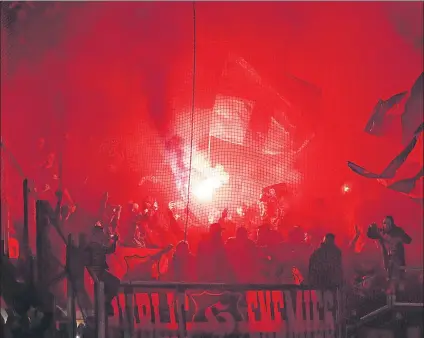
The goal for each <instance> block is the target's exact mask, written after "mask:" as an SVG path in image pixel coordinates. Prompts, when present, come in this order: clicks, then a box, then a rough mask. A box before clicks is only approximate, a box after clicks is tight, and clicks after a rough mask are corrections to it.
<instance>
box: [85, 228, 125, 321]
mask: <svg viewBox="0 0 424 338" xmlns="http://www.w3.org/2000/svg"><path fill="white" fill-rule="evenodd" d="M117 241H118V236H117V235H110V234H108V233H107V232H106V231H105V230H104V228H103V226H102V224H101V223H100V222H97V223H96V224H95V226H94V229H93V232H92V234H91V238H90V240H89V242H88V245H87V247H86V249H85V252H86V266H87V267H88V268H90V269H91V271H92V272H94V273H95V274H96V276H97V278H98V279H99V280H100V281H103V282H104V285H105V306H106V312H107V314H108V315H109V316H113V307H112V304H111V303H112V300H113V298H114V297H115V296H116V295H117V294H118V290H119V284H120V280H119V279H118V278H117V277H116V276H114V275H112V274H111V273H110V272H109V271H108V270H109V267H108V265H107V262H106V255H108V254H111V253H114V252H115V250H116V242H117Z"/></svg>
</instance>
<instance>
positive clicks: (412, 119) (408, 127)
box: [364, 73, 424, 144]
mask: <svg viewBox="0 0 424 338" xmlns="http://www.w3.org/2000/svg"><path fill="white" fill-rule="evenodd" d="M423 76H424V75H423V73H421V75H420V76H419V77H418V79H417V80H416V81H415V82H414V84H413V86H412V88H411V90H410V91H409V92H407V91H405V92H402V93H398V94H396V95H393V96H392V97H390V98H389V99H387V100H379V101H378V102H377V104H376V105H375V107H374V109H373V111H372V114H371V117H370V119H369V120H368V122H367V124H366V126H365V128H364V130H365V132H366V133H368V134H371V135H375V136H383V135H385V134H387V131H388V129H389V128H390V129H391V126H392V125H393V124H397V125H398V128H399V130H401V131H402V142H403V143H404V144H406V143H408V142H409V140H410V139H411V137H413V135H414V132H415V130H417V128H418V127H419V125H420V124H421V123H422V120H423V92H424V88H423ZM404 98H406V100H404ZM402 101H404V103H403V102H402ZM397 105H402V106H403V109H402V113H401V114H397V113H396V112H397V110H396V109H394V108H395V107H396V106H397ZM399 112H400V110H399ZM399 115H400V118H399ZM399 119H400V121H399ZM399 122H401V123H399Z"/></svg>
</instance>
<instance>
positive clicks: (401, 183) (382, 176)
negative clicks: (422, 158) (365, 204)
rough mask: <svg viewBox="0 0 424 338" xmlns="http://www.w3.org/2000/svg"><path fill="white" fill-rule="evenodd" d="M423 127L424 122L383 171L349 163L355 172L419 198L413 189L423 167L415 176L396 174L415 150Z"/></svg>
mask: <svg viewBox="0 0 424 338" xmlns="http://www.w3.org/2000/svg"><path fill="white" fill-rule="evenodd" d="M423 127H424V124H421V126H420V127H419V128H418V129H417V130H416V131H415V133H414V136H413V138H412V140H411V141H410V142H409V144H408V145H407V146H406V147H405V148H404V149H403V150H402V151H401V152H400V153H399V154H398V155H397V156H396V157H395V158H394V159H393V160H392V161H391V162H390V163H389V165H388V166H387V167H386V168H385V169H384V170H383V171H382V172H381V173H379V174H378V173H373V172H371V171H368V170H367V169H365V168H363V167H361V166H359V165H357V164H355V163H352V162H349V161H348V163H347V165H348V166H349V168H350V169H351V170H352V171H353V172H355V173H356V174H358V175H361V176H363V177H366V178H372V179H377V181H378V182H379V183H381V184H383V185H385V186H386V187H387V188H389V189H392V190H396V191H398V192H401V193H404V194H407V195H408V196H411V197H414V198H417V197H418V196H415V194H412V191H413V190H414V188H415V187H416V184H417V182H418V180H420V179H421V178H422V177H423V170H422V169H421V170H420V171H419V173H417V174H416V175H414V176H413V177H409V178H406V179H401V180H399V179H398V178H397V177H396V174H397V171H398V170H399V168H400V167H401V166H402V165H403V164H404V163H405V161H406V160H407V158H408V156H409V155H410V154H411V152H412V151H413V150H414V148H415V146H416V144H417V142H418V138H419V137H420V135H421V133H422V131H423ZM421 195H422V194H421Z"/></svg>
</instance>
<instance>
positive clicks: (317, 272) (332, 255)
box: [309, 234, 343, 289]
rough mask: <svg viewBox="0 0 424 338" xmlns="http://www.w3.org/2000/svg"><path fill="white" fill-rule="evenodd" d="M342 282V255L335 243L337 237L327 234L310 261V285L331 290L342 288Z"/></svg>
mask: <svg viewBox="0 0 424 338" xmlns="http://www.w3.org/2000/svg"><path fill="white" fill-rule="evenodd" d="M342 282H343V270H342V253H341V250H340V249H339V248H338V247H337V245H336V243H335V235H334V234H327V235H325V237H324V240H323V242H322V243H321V246H320V247H319V248H318V249H316V250H315V251H314V252H313V253H312V255H311V257H310V259H309V284H310V285H311V286H314V287H318V288H320V289H329V288H335V287H340V286H342Z"/></svg>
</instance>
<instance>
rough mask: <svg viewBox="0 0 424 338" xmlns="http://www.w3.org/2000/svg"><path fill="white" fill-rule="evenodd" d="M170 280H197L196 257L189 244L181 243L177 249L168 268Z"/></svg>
mask: <svg viewBox="0 0 424 338" xmlns="http://www.w3.org/2000/svg"><path fill="white" fill-rule="evenodd" d="M168 277H169V279H171V280H173V281H177V282H180V281H181V282H195V281H196V280H197V274H196V261H195V257H194V256H193V255H192V253H191V252H190V247H189V245H188V243H187V242H185V241H181V242H179V243H178V244H177V246H176V247H175V252H174V255H173V256H172V260H171V262H170V264H169V268H168Z"/></svg>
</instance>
